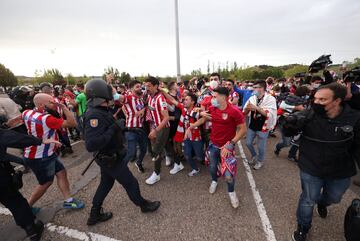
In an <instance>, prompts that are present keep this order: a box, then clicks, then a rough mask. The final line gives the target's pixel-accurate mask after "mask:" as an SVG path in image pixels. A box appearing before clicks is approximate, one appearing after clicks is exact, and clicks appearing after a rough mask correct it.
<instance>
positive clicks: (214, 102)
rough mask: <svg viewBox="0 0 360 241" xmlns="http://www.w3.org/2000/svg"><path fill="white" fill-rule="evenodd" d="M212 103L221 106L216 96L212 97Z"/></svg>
mask: <svg viewBox="0 0 360 241" xmlns="http://www.w3.org/2000/svg"><path fill="white" fill-rule="evenodd" d="M211 105H212V106H214V107H219V106H220V104H219V102H218V101H217V99H215V98H212V99H211Z"/></svg>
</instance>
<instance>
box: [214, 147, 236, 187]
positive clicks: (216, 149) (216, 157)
mask: <svg viewBox="0 0 360 241" xmlns="http://www.w3.org/2000/svg"><path fill="white" fill-rule="evenodd" d="M209 158H210V175H211V179H212V181H215V182H217V179H218V176H217V170H218V164H219V162H221V157H220V149H219V147H217V146H215V145H214V144H212V143H210V145H209ZM225 179H226V182H227V186H228V192H233V191H234V188H235V177H234V176H233V175H232V174H231V173H230V172H229V171H226V172H225Z"/></svg>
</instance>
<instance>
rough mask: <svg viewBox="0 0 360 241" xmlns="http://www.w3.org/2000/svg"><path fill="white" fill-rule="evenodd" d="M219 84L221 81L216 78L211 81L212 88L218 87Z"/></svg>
mask: <svg viewBox="0 0 360 241" xmlns="http://www.w3.org/2000/svg"><path fill="white" fill-rule="evenodd" d="M218 86H219V82H217V81H216V80H211V81H210V88H211V89H213V90H214V89H216V88H217V87H218Z"/></svg>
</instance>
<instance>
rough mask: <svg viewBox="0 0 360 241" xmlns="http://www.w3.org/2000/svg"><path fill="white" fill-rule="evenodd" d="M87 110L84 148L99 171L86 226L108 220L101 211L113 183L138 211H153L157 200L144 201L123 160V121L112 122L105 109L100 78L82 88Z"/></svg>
mask: <svg viewBox="0 0 360 241" xmlns="http://www.w3.org/2000/svg"><path fill="white" fill-rule="evenodd" d="M85 93H86V97H87V100H88V110H87V112H86V113H85V116H84V136H85V145H86V149H87V150H88V151H89V152H94V154H95V161H96V163H97V164H98V165H99V167H100V170H101V180H100V184H99V186H98V188H97V190H96V193H95V195H94V198H93V201H92V205H93V206H92V208H91V212H90V217H89V219H88V221H87V224H88V225H94V224H96V223H98V222H104V221H107V220H109V219H110V218H112V213H111V212H103V210H102V204H103V201H104V199H105V197H106V196H107V195H108V193H109V191H110V190H111V188H112V187H113V185H114V182H115V180H117V181H118V182H119V183H120V184H121V185H122V186H123V187H124V188H125V190H126V192H127V194H128V196H129V198H130V200H131V201H132V202H133V203H134V204H135V205H137V206H139V207H140V208H141V211H142V212H144V213H145V212H153V211H156V210H157V209H158V208H159V206H160V202H159V201H154V202H151V201H148V200H146V199H144V198H143V197H142V196H141V194H140V188H139V183H138V181H137V180H136V179H135V177H134V176H133V175H132V173H131V172H130V170H129V168H128V166H127V163H126V162H125V161H123V158H124V157H125V154H126V150H125V149H124V146H123V131H124V122H123V120H122V121H121V120H118V121H116V120H115V119H114V118H113V116H112V114H111V112H110V109H109V106H110V105H111V104H112V101H113V91H112V87H111V86H110V85H108V84H107V83H106V82H105V81H104V80H102V79H91V80H90V81H88V82H87V84H86V86H85Z"/></svg>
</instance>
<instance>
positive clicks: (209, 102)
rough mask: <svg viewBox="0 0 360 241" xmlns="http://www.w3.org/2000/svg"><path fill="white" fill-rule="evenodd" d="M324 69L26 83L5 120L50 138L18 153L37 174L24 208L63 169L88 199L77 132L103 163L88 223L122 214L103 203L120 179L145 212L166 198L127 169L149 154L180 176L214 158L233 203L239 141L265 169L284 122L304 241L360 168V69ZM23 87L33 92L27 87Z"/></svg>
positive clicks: (67, 198) (213, 174)
mask: <svg viewBox="0 0 360 241" xmlns="http://www.w3.org/2000/svg"><path fill="white" fill-rule="evenodd" d="M323 76H324V77H321V76H320V75H312V76H307V77H298V78H295V77H293V78H279V79H275V78H272V77H268V78H267V79H266V80H256V81H237V80H233V79H222V78H221V76H220V75H219V74H218V73H212V74H210V75H209V76H207V77H204V76H202V77H194V78H192V79H190V80H189V81H182V82H180V83H177V82H175V81H171V82H169V83H164V82H161V81H160V80H159V79H157V78H155V77H152V76H149V77H148V78H146V79H145V81H144V82H140V81H138V80H136V79H134V80H132V81H130V82H129V83H125V84H124V85H114V84H113V82H114V79H113V77H114V76H112V75H108V76H107V77H106V80H102V79H92V80H90V81H88V82H87V84H86V85H85V86H84V85H81V84H78V85H76V86H75V87H74V86H65V87H60V88H54V87H53V86H52V85H51V84H49V83H43V84H41V85H40V88H39V93H35V92H34V90H33V89H31V88H29V87H18V89H17V92H18V93H10V94H9V96H10V97H11V99H12V100H11V99H10V98H8V97H5V96H1V97H0V100H1V104H0V115H1V116H2V123H3V127H6V128H11V129H12V130H16V131H17V132H20V133H22V134H28V135H30V136H33V137H36V138H38V139H40V140H43V141H44V140H45V143H41V141H40V142H39V143H35V144H32V145H29V144H28V146H27V147H26V148H25V149H24V152H23V158H22V160H20V161H19V160H16V161H17V162H20V163H21V164H23V165H24V166H25V167H26V168H29V169H31V171H32V172H33V173H34V175H35V176H36V178H37V180H38V183H39V185H38V186H37V187H36V188H35V190H34V191H33V193H32V195H31V196H30V197H29V199H28V200H27V205H25V207H24V209H28V208H29V207H31V208H32V209H31V210H32V213H33V214H36V213H37V212H38V211H39V208H37V207H35V206H34V204H35V203H36V201H37V200H39V199H40V198H41V197H42V196H43V195H44V194H45V192H46V190H47V189H48V188H49V187H50V186H51V185H52V183H53V180H54V177H55V176H56V178H57V184H58V187H59V189H60V191H61V193H62V194H63V196H64V203H63V207H64V208H73V209H80V208H83V207H84V203H83V202H82V201H80V200H77V199H75V198H74V197H72V196H71V195H70V191H69V182H68V179H67V174H66V170H65V168H64V165H63V164H62V162H61V161H60V160H59V158H58V156H62V157H63V156H66V155H67V154H69V153H72V152H73V150H72V148H71V144H70V143H71V140H73V141H77V140H80V139H83V140H84V141H85V146H86V149H87V150H88V151H89V152H94V153H95V154H94V155H95V159H96V162H97V164H98V165H99V166H100V168H101V182H100V184H99V187H98V189H97V191H96V193H95V195H94V198H93V202H92V208H91V213H90V216H89V219H88V222H87V224H88V225H94V224H96V223H98V222H103V221H106V220H108V219H110V218H111V217H112V213H111V212H104V211H103V209H102V203H103V200H104V199H105V197H106V195H107V194H108V193H109V191H110V190H111V188H112V186H113V184H114V181H115V180H117V181H118V182H119V183H120V184H121V185H122V186H123V187H124V188H125V189H126V191H127V193H128V195H129V198H130V199H131V200H132V201H133V203H134V204H135V205H137V206H139V207H140V208H141V210H142V211H143V212H152V211H155V210H157V209H158V208H159V206H160V202H158V201H153V202H152V201H149V200H146V199H144V198H143V197H142V196H141V193H140V188H139V184H138V182H137V180H136V178H135V177H134V176H133V175H132V174H131V172H130V170H129V169H128V165H130V164H131V163H133V165H135V166H136V168H137V170H138V171H139V172H140V173H144V174H145V173H149V172H148V171H147V170H145V168H144V165H143V162H144V158H145V156H146V154H147V153H148V154H149V155H150V159H151V160H152V161H153V163H154V167H153V170H151V171H150V173H151V174H150V176H149V177H148V178H147V179H146V184H148V185H154V184H156V183H157V182H159V181H160V176H161V166H162V164H163V163H165V165H166V166H171V169H170V174H172V175H176V174H177V173H178V172H180V171H183V170H184V168H185V167H184V164H185V163H187V164H188V165H189V167H190V170H189V172H188V176H189V177H191V178H196V175H197V174H198V173H199V172H200V171H206V172H207V169H209V172H210V176H209V180H210V182H209V193H210V194H214V193H215V192H216V188H217V185H218V178H219V177H224V179H225V181H226V184H227V189H228V195H229V200H230V204H231V205H232V207H233V208H237V207H238V206H239V199H238V197H237V195H236V192H235V189H234V187H235V180H236V172H237V163H238V160H237V158H236V157H235V147H236V143H238V141H239V140H240V139H243V138H245V140H246V141H245V142H246V147H247V148H248V150H249V153H250V155H251V157H250V158H248V159H249V161H248V162H249V165H251V166H252V167H253V169H254V170H255V171H257V170H259V169H261V168H264V166H265V165H266V159H269V158H273V157H267V156H266V149H267V148H268V147H267V143H268V138H269V136H274V135H275V130H276V129H278V132H277V133H279V135H280V139H279V140H280V141H279V143H277V144H276V146H275V148H274V150H273V152H274V154H275V155H277V156H278V155H279V153H280V152H281V151H283V150H284V148H286V147H290V149H289V150H288V160H289V161H292V162H296V163H298V165H299V168H300V180H301V184H302V185H301V188H302V193H301V195H300V198H299V204H298V208H297V223H298V228H297V229H296V231H295V232H294V234H293V239H294V240H296V241H302V240H306V235H307V233H308V232H309V230H310V228H311V223H312V213H313V209H314V206H315V205H316V210H317V212H318V213H319V215H320V216H321V217H322V218H326V216H327V207H328V206H329V205H331V204H333V203H338V202H340V200H341V197H342V195H343V194H344V193H345V191H346V190H347V188H348V187H349V185H350V177H351V176H353V175H355V174H356V166H355V163H356V161H357V163H358V164H360V112H359V109H360V108H359V105H360V101H359V96H360V77H358V76H357V77H355V78H353V79H352V80H351V81H348V80H346V79H345V78H344V79H343V78H339V77H337V76H336V73H334V72H330V71H327V70H324V73H323ZM15 92H16V91H15ZM24 93H26V95H25V97H23V96H20V94H24ZM5 99H6V100H5ZM9 110H11V111H9ZM49 140H53V141H49ZM5 145H6V143H5V144H1V146H5ZM5 150H6V148H5ZM14 159H15V158H14ZM0 185H1V184H0ZM17 195H19V194H17ZM1 197H3V196H1ZM0 201H1V202H2V203H3V204H4V205H5V206H7V202H5V201H3V200H0ZM9 208H10V210H11V211H13V210H12V209H14V207H9ZM28 216H31V214H28ZM15 220H16V222H17V224H18V225H20V226H21V227H23V228H24V229H25V230H27V232H28V234H29V235H32V234H33V233H34V232H35V231H36V230H40V229H39V227H38V226H39V224H34V223H33V222H34V221H33V220H34V219H33V218H29V220H30V221H29V222H28V223H26V224H24V223H23V222H21V221H18V220H19V218H18V217H16V216H15ZM29 225H30V226H29ZM34 225H35V226H34ZM36 225H37V226H36ZM29 227H31V228H29ZM29 230H30V231H29ZM34 230H35V231H34ZM35 233H36V232H35ZM33 237H34V239H33V240H38V239H37V238H39V236H36V235H35V236H33Z"/></svg>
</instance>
